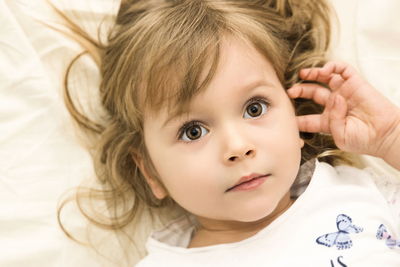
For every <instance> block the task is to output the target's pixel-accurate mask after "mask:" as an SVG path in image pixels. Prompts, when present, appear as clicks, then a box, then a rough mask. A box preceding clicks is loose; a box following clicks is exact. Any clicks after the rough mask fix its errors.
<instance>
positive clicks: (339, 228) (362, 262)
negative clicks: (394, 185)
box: [136, 162, 400, 267]
mask: <svg viewBox="0 0 400 267" xmlns="http://www.w3.org/2000/svg"><path fill="white" fill-rule="evenodd" d="M381 191H382V190H381ZM381 191H380V189H378V187H377V185H376V183H375V182H374V177H373V176H372V175H371V174H370V173H369V172H368V171H366V170H360V169H357V168H354V167H350V166H337V167H332V166H331V165H329V164H326V163H320V162H317V163H316V167H315V171H314V174H313V177H312V179H311V182H310V184H309V186H308V187H307V189H306V190H305V192H304V193H303V194H302V195H301V196H300V197H299V198H298V199H297V200H296V201H295V203H294V204H293V205H292V206H291V207H290V208H289V209H288V210H287V211H286V212H285V213H283V214H282V215H281V216H280V217H278V218H277V219H276V220H275V221H273V222H272V223H271V224H270V225H268V226H267V227H265V228H264V229H262V230H261V231H259V232H258V233H257V234H255V235H254V236H252V237H250V238H247V239H245V240H242V241H240V242H235V243H228V244H219V245H213V246H207V247H200V248H189V249H188V248H187V246H188V244H189V242H190V238H191V235H192V232H193V229H194V226H193V225H192V224H191V223H190V222H189V221H188V220H187V219H186V218H185V217H181V218H178V219H177V220H175V221H173V222H171V223H170V224H169V225H168V226H166V227H165V228H164V229H162V230H160V231H155V232H153V233H152V234H151V236H150V237H149V239H148V241H147V243H146V248H147V251H148V255H147V256H146V257H145V258H144V259H142V260H141V261H140V262H139V263H138V264H137V265H136V266H137V267H147V266H151V267H157V266H160V267H161V266H162V267H170V266H171V267H172V266H173V267H178V266H185V267H188V266H202V267H204V266H216V267H217V266H218V267H221V266H230V267H235V266H238V267H239V266H240V267H243V266H246V267H252V266H254V267H256V266H257V267H261V266H274V267H276V266H285V267H287V266H296V267H297V266H307V267H308V266H318V267H323V266H327V267H332V266H349V267H356V266H362V267H366V266H374V267H376V266H385V267H391V266H400V235H399V232H400V231H399V230H400V227H399V217H398V214H397V213H396V212H394V209H393V207H390V205H389V204H388V201H387V199H385V197H384V196H383V195H382V193H381ZM392 202H393V201H392ZM397 239H399V241H397Z"/></svg>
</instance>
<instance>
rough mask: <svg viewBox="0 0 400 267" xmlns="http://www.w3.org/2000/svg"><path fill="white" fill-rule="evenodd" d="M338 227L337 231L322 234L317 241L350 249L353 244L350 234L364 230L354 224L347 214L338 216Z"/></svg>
mask: <svg viewBox="0 0 400 267" xmlns="http://www.w3.org/2000/svg"><path fill="white" fill-rule="evenodd" d="M336 227H337V229H338V231H337V232H334V233H328V234H325V235H321V236H320V237H318V238H317V239H316V242H317V243H318V244H320V245H324V246H327V247H332V246H336V248H337V249H349V248H351V247H352V246H353V241H351V238H350V234H354V233H360V232H362V231H363V228H361V227H358V226H356V225H354V224H352V219H351V218H350V217H349V216H347V215H345V214H339V215H338V216H337V218H336Z"/></svg>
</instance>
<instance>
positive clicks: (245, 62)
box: [163, 38, 280, 125]
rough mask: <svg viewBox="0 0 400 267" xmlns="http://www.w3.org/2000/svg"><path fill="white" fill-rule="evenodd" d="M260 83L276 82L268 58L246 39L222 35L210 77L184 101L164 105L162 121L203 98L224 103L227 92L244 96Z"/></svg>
mask: <svg viewBox="0 0 400 267" xmlns="http://www.w3.org/2000/svg"><path fill="white" fill-rule="evenodd" d="M260 86H266V87H269V88H273V87H275V88H276V87H277V86H278V87H279V86H280V81H279V79H278V77H277V76H276V73H275V70H274V68H273V66H272V65H271V64H270V62H269V61H268V60H267V59H266V58H265V57H264V56H263V55H262V54H261V53H260V52H258V51H257V50H256V49H255V48H254V47H253V46H252V45H250V44H249V43H246V42H243V41H240V40H237V39H232V38H230V39H228V38H227V39H224V40H223V41H222V42H221V46H220V55H219V61H218V67H217V69H216V70H215V72H214V73H213V75H212V79H211V80H210V81H209V82H208V83H207V86H206V87H205V88H204V90H202V91H198V92H197V93H196V94H194V95H192V96H191V97H190V98H188V101H187V102H186V103H179V102H176V101H175V103H174V105H173V106H172V107H171V108H170V109H168V107H166V108H164V113H167V118H166V120H165V122H164V124H163V125H166V124H168V123H169V122H170V121H171V120H174V119H175V118H176V117H179V116H183V115H185V114H187V113H189V112H190V110H191V108H192V106H193V104H195V103H194V102H197V103H198V104H201V105H204V104H206V103H204V102H207V101H209V100H210V99H212V98H216V99H218V101H219V102H220V103H221V104H224V102H226V101H228V102H229V101H230V99H231V98H230V95H229V94H232V96H233V95H235V96H238V97H240V96H241V95H243V96H244V95H245V94H246V93H247V92H249V91H250V90H251V89H254V88H256V87H260ZM221 89H222V90H221ZM223 89H227V90H223ZM227 92H228V93H229V94H228V95H227V94H226V93H227Z"/></svg>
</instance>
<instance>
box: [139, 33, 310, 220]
mask: <svg viewBox="0 0 400 267" xmlns="http://www.w3.org/2000/svg"><path fill="white" fill-rule="evenodd" d="M220 59H221V61H220V65H219V68H218V70H217V73H216V75H215V76H214V79H213V80H212V81H211V83H210V84H209V87H208V88H207V89H206V90H205V91H204V92H202V93H201V94H199V95H197V96H195V97H194V98H193V99H192V101H191V102H190V111H189V114H188V115H187V114H185V115H183V116H181V117H177V118H173V119H172V120H171V121H169V122H168V123H167V124H165V125H164V123H165V122H166V121H168V119H169V118H168V115H169V114H168V113H167V112H166V111H165V110H164V111H162V112H161V113H160V114H151V113H149V112H147V113H146V116H145V118H144V135H145V144H146V146H147V149H148V152H149V155H150V157H151V159H152V161H153V164H154V166H155V168H156V170H157V172H158V174H159V175H160V179H161V181H162V183H163V184H164V186H165V188H166V189H167V191H168V192H166V191H164V190H163V188H162V186H160V185H159V184H158V183H157V182H155V180H154V179H152V177H149V176H147V177H146V178H147V180H148V182H149V184H150V186H151V188H152V190H153V192H154V193H155V195H156V196H157V197H159V198H162V197H164V196H165V195H166V194H167V193H169V196H170V197H172V198H173V199H174V200H175V201H176V202H177V203H178V204H179V205H181V206H182V207H183V208H184V209H186V210H187V211H189V212H190V213H192V214H194V215H196V216H197V218H198V219H199V220H200V219H203V220H204V221H205V220H207V221H208V223H211V222H214V223H215V225H217V224H218V225H219V226H221V225H223V224H224V222H226V223H232V222H242V223H243V222H255V221H258V220H260V219H263V218H268V216H272V215H273V214H278V213H280V212H282V209H285V208H282V207H286V208H287V207H288V206H289V204H288V203H289V202H290V199H289V194H288V192H289V189H290V187H291V185H292V183H293V182H294V179H295V177H296V175H297V172H298V169H299V164H300V157H301V153H300V152H301V147H302V146H303V144H304V143H303V141H302V140H301V139H300V137H299V130H298V127H297V123H296V117H295V113H294V109H293V107H292V104H291V101H290V100H289V98H288V96H287V95H286V92H285V90H284V89H283V88H282V85H281V84H280V82H279V80H278V77H277V76H276V74H275V71H274V69H273V67H272V65H271V64H270V63H269V62H268V60H266V59H265V57H263V56H262V55H261V54H260V53H259V52H258V51H257V50H256V49H254V48H253V47H251V46H249V45H246V44H245V43H243V42H240V41H237V40H232V39H226V40H225V41H224V42H223V44H222V47H221V58H220ZM187 122H189V124H187V125H186V126H184V128H183V129H182V131H181V132H179V130H180V129H181V127H182V126H183V125H184V124H185V123H187ZM185 127H186V128H185ZM253 173H257V174H262V175H266V174H267V175H268V177H267V178H266V179H265V182H264V183H263V184H261V185H260V186H258V187H257V188H255V189H253V190H250V191H232V190H228V189H229V188H231V187H232V186H233V185H235V184H236V183H237V182H238V181H239V179H240V178H241V177H243V176H248V175H250V174H253ZM286 202H287V204H285V203H286ZM279 209H280V210H279Z"/></svg>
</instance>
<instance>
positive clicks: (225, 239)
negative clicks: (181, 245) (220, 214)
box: [188, 193, 294, 248]
mask: <svg viewBox="0 0 400 267" xmlns="http://www.w3.org/2000/svg"><path fill="white" fill-rule="evenodd" d="M293 202H294V200H293V199H291V198H290V194H289V193H288V194H286V195H285V196H284V197H283V198H282V200H281V201H280V202H279V204H278V206H277V207H276V209H275V210H274V211H273V212H272V213H271V214H269V215H268V216H266V217H264V218H262V219H260V220H258V221H254V222H239V221H217V220H212V219H208V218H205V217H199V216H197V217H196V218H197V221H198V227H197V228H196V231H195V233H194V235H193V238H192V240H191V242H190V244H189V247H188V248H194V247H204V246H211V245H218V244H226V243H234V242H239V241H242V240H244V239H247V238H249V237H251V236H253V235H255V234H257V233H258V232H259V231H260V230H262V229H264V228H265V227H267V226H268V225H269V224H271V223H272V222H273V221H274V220H276V219H277V218H278V217H279V216H280V215H282V214H283V213H284V212H285V211H286V210H287V209H288V208H289V207H290V206H291V205H292V204H293Z"/></svg>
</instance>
